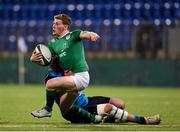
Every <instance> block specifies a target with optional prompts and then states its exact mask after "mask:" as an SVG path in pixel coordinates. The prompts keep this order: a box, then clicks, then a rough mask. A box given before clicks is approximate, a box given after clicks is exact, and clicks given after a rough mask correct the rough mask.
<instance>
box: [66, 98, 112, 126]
mask: <svg viewBox="0 0 180 132" xmlns="http://www.w3.org/2000/svg"><path fill="white" fill-rule="evenodd" d="M88 100H89V102H88V104H87V105H86V106H85V107H83V109H85V110H87V111H88V112H90V113H91V114H95V115H97V105H98V104H105V103H109V100H110V98H109V97H104V96H94V97H88ZM64 118H65V119H66V120H68V121H70V122H71V123H91V121H90V120H89V119H88V118H85V117H82V115H80V114H79V113H77V112H73V111H72V110H70V111H69V112H68V113H67V114H66V115H64Z"/></svg>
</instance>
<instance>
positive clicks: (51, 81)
mask: <svg viewBox="0 0 180 132" xmlns="http://www.w3.org/2000/svg"><path fill="white" fill-rule="evenodd" d="M53 83H54V80H53V79H49V80H48V81H47V82H46V88H47V89H53V87H54V85H53Z"/></svg>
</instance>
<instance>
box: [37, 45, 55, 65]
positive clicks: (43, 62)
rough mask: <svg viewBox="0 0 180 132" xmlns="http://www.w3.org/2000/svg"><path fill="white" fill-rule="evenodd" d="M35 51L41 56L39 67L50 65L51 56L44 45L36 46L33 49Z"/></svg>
mask: <svg viewBox="0 0 180 132" xmlns="http://www.w3.org/2000/svg"><path fill="white" fill-rule="evenodd" d="M35 51H36V52H38V53H39V52H40V53H41V54H42V59H41V62H40V63H39V65H41V66H48V65H49V64H50V63H51V60H52V54H51V52H50V50H49V48H48V47H47V46H46V45H44V44H38V45H37V46H36V48H35Z"/></svg>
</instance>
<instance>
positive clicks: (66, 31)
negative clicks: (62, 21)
mask: <svg viewBox="0 0 180 132" xmlns="http://www.w3.org/2000/svg"><path fill="white" fill-rule="evenodd" d="M67 33H69V30H64V31H63V32H62V33H61V34H59V37H61V38H62V37H64V36H65V35H66V34H67Z"/></svg>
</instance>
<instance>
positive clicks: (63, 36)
mask: <svg viewBox="0 0 180 132" xmlns="http://www.w3.org/2000/svg"><path fill="white" fill-rule="evenodd" d="M68 33H69V31H67V32H66V33H65V34H64V35H62V36H59V37H58V38H62V37H64V36H66V35H67V34H68Z"/></svg>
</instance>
